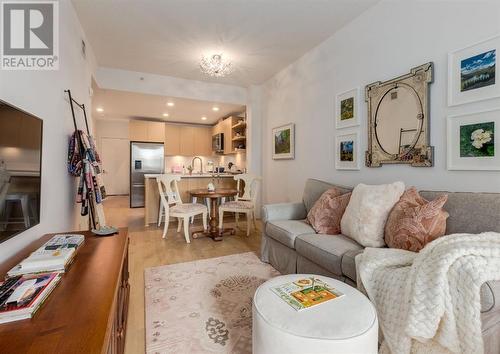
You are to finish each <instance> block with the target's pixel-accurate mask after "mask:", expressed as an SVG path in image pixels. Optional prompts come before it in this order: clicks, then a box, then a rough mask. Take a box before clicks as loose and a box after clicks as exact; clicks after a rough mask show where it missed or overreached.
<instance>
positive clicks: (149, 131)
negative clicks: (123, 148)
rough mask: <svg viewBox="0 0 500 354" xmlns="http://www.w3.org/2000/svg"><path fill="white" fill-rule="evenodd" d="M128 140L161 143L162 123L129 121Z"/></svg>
mask: <svg viewBox="0 0 500 354" xmlns="http://www.w3.org/2000/svg"><path fill="white" fill-rule="evenodd" d="M129 138H130V141H147V142H155V143H156V142H162V141H164V140H165V128H164V123H162V122H148V121H143V120H131V121H130V125H129Z"/></svg>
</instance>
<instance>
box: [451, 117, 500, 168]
mask: <svg viewBox="0 0 500 354" xmlns="http://www.w3.org/2000/svg"><path fill="white" fill-rule="evenodd" d="M499 129H500V109H497V110H493V111H484V112H477V113H471V114H464V115H459V116H450V117H448V122H447V131H448V158H447V160H448V169H449V170H500V149H499V139H498V132H499V131H500V130H499Z"/></svg>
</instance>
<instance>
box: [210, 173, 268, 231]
mask: <svg viewBox="0 0 500 354" xmlns="http://www.w3.org/2000/svg"><path fill="white" fill-rule="evenodd" d="M234 179H235V180H236V181H237V184H236V189H237V190H238V191H242V192H243V193H242V195H241V197H240V196H239V195H236V196H235V197H234V200H233V201H229V202H225V203H222V204H221V205H220V206H219V228H222V227H223V220H224V212H226V211H227V212H231V213H235V220H236V226H238V216H239V214H246V219H247V236H249V235H250V224H251V223H253V226H254V229H257V224H256V221H255V209H256V203H257V194H258V191H259V182H260V180H261V178H260V177H259V176H255V175H252V174H241V175H236V176H234ZM242 182H243V183H244V186H242V185H241V183H242Z"/></svg>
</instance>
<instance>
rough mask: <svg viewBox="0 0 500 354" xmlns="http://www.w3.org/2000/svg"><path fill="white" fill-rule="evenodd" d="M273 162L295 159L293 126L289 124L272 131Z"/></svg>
mask: <svg viewBox="0 0 500 354" xmlns="http://www.w3.org/2000/svg"><path fill="white" fill-rule="evenodd" d="M272 146H273V160H290V159H294V158H295V124H293V123H290V124H286V125H282V126H281V127H277V128H274V129H273V142H272Z"/></svg>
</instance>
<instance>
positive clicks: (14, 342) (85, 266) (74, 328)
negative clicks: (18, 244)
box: [0, 228, 130, 354]
mask: <svg viewBox="0 0 500 354" xmlns="http://www.w3.org/2000/svg"><path fill="white" fill-rule="evenodd" d="M74 233H78V234H84V235H85V243H84V244H83V246H82V247H81V248H80V249H79V250H78V254H77V255H76V257H75V260H74V262H73V264H71V266H70V267H69V269H68V271H67V272H66V273H65V274H64V275H63V276H62V279H61V281H60V283H59V284H58V285H57V287H56V288H55V289H54V291H53V292H52V294H50V295H49V297H48V298H47V299H46V300H45V303H44V304H43V305H42V307H41V308H40V309H39V310H38V311H37V312H36V313H35V315H34V317H33V318H32V319H28V320H21V321H16V322H11V323H5V324H0V353H2V354H7V353H16V354H21V353H58V354H66V353H68V354H70V353H71V354H77V353H86V354H91V353H106V354H108V353H109V354H114V353H123V351H124V346H125V329H126V324H127V311H128V301H129V292H130V286H129V284H128V243H129V242H128V232H127V229H126V228H123V229H120V232H119V234H116V235H114V236H108V237H97V236H94V235H93V234H92V233H90V232H89V231H85V232H74ZM52 236H53V234H50V235H45V236H43V237H42V238H40V239H38V240H36V241H34V242H33V243H31V244H30V245H29V246H28V247H26V248H25V249H24V250H22V251H21V252H19V253H18V254H16V255H15V256H13V257H12V258H10V259H9V260H8V261H6V262H4V263H3V264H0V277H1V278H2V279H3V277H4V276H5V274H6V273H7V271H8V270H9V269H10V268H12V267H13V266H14V265H16V264H17V263H19V261H21V260H22V259H23V258H25V257H27V256H28V255H29V253H30V252H32V251H34V250H35V249H36V248H38V247H40V246H41V245H42V244H43V243H44V242H46V241H47V240H48V239H50V238H51V237H52ZM21 237H22V236H21Z"/></svg>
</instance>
